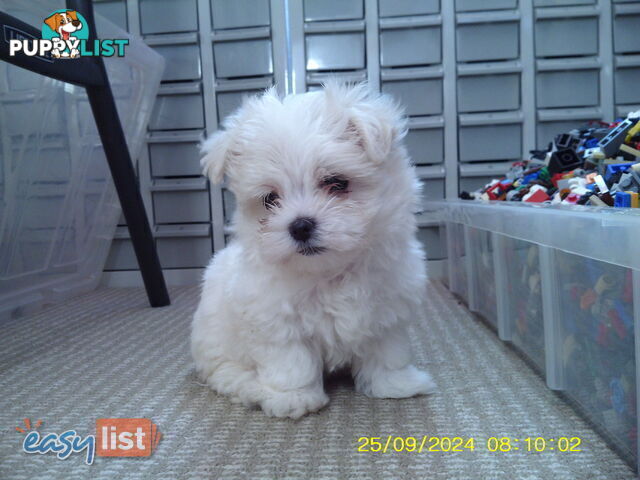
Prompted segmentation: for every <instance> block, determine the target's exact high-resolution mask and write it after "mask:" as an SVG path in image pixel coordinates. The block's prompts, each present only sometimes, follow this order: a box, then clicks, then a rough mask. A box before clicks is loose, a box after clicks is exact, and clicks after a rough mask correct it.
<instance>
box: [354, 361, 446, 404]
mask: <svg viewBox="0 0 640 480" xmlns="http://www.w3.org/2000/svg"><path fill="white" fill-rule="evenodd" d="M437 388H438V387H437V385H436V383H435V382H434V381H433V379H432V378H431V375H429V374H428V373H427V372H425V371H423V370H419V369H417V368H416V367H414V366H413V365H409V366H407V367H404V368H401V369H399V370H378V371H376V372H375V373H374V374H373V375H372V376H371V378H370V379H369V381H368V382H363V381H360V382H356V389H357V390H358V391H359V392H361V393H364V394H365V395H367V396H369V397H376V398H408V397H413V396H415V395H428V394H430V393H434V392H435V391H436V389H437Z"/></svg>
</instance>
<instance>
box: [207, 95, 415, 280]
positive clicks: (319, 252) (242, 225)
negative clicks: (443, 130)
mask: <svg viewBox="0 0 640 480" xmlns="http://www.w3.org/2000/svg"><path fill="white" fill-rule="evenodd" d="M224 127H225V128H224V130H220V131H218V132H216V133H215V134H214V135H212V136H211V137H210V138H209V139H207V140H206V141H205V142H204V143H203V144H202V151H203V153H205V156H204V158H203V159H202V161H201V164H202V166H203V168H204V171H205V174H207V175H208V176H209V177H210V178H211V180H212V181H213V182H214V183H218V182H221V181H222V179H223V176H224V175H226V176H227V179H228V186H229V188H230V190H231V191H232V192H233V193H234V194H235V196H236V199H237V211H236V214H235V218H234V225H235V230H236V234H237V237H238V239H239V241H241V242H244V243H245V245H246V246H247V250H248V251H249V252H250V253H251V254H258V255H260V256H261V257H262V258H263V259H264V260H265V261H267V262H270V263H277V264H281V265H283V266H288V267H291V268H294V269H295V270H297V271H307V272H309V271H322V272H325V271H327V270H332V269H333V270H335V269H339V268H344V267H345V266H346V265H347V263H348V262H350V261H353V260H354V259H355V258H357V256H358V255H359V254H360V253H361V252H363V251H365V250H366V249H367V248H368V246H369V240H370V233H371V232H372V231H373V229H374V226H375V223H376V218H377V217H378V216H379V212H380V211H381V210H383V209H385V208H387V209H388V208H389V204H390V202H391V203H393V199H392V198H389V197H390V191H392V190H393V189H394V188H401V189H403V188H406V190H407V192H406V193H407V195H409V196H411V195H412V192H411V189H412V185H411V184H410V182H411V181H410V177H407V175H404V173H406V171H407V170H408V168H409V165H408V161H407V159H406V155H405V154H404V150H403V148H402V147H401V146H400V139H401V138H402V137H403V135H404V133H405V124H404V121H403V119H402V116H401V114H400V112H399V110H398V109H397V108H396V106H395V105H394V104H393V102H391V101H390V100H389V99H388V98H386V97H384V96H380V95H377V94H372V93H370V92H369V91H368V90H367V87H366V86H365V85H359V86H355V87H346V86H340V85H338V84H329V85H327V86H325V88H324V89H323V90H322V91H318V92H311V93H306V94H302V95H293V96H288V97H285V98H284V99H280V98H279V97H278V96H277V94H276V92H275V90H274V89H271V90H269V91H267V92H265V93H264V94H263V95H262V96H260V97H254V98H249V99H247V100H245V102H244V103H243V105H242V106H241V107H240V109H239V110H238V111H237V112H236V113H235V114H233V115H231V116H230V117H228V119H227V120H226V121H225V123H224ZM403 172H404V173H403ZM407 178H409V184H407V182H406V181H405V180H406V179H407ZM398 179H401V181H399V182H396V180H398ZM396 183H397V184H398V185H395V184H396ZM402 208H405V206H403V207H402ZM407 208H409V207H407Z"/></svg>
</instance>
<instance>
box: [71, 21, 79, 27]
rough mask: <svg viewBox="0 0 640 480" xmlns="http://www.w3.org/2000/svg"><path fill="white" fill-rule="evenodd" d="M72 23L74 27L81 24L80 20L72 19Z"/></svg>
mask: <svg viewBox="0 0 640 480" xmlns="http://www.w3.org/2000/svg"><path fill="white" fill-rule="evenodd" d="M71 25H73V26H74V27H79V26H80V20H71Z"/></svg>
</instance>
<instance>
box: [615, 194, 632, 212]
mask: <svg viewBox="0 0 640 480" xmlns="http://www.w3.org/2000/svg"><path fill="white" fill-rule="evenodd" d="M613 206H614V207H620V208H631V195H630V194H628V193H626V192H618V193H616V196H615V198H614V199H613Z"/></svg>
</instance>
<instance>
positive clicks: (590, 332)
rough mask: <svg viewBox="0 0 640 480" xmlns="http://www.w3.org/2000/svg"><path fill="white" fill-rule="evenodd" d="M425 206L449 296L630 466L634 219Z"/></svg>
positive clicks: (634, 452) (638, 274)
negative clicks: (441, 238)
mask: <svg viewBox="0 0 640 480" xmlns="http://www.w3.org/2000/svg"><path fill="white" fill-rule="evenodd" d="M427 208H429V210H437V209H439V212H440V213H439V217H440V221H441V222H443V223H444V224H445V225H446V229H447V250H448V273H449V279H448V283H449V288H450V290H451V291H453V292H454V293H456V294H457V295H458V296H460V297H461V298H462V299H463V300H464V301H466V302H467V304H468V305H469V308H470V310H472V311H476V312H478V313H480V314H481V315H482V316H483V317H485V318H486V319H487V320H488V321H489V322H491V323H492V324H493V325H496V326H497V330H498V334H499V336H500V338H501V339H503V340H505V341H510V342H511V343H512V345H513V346H514V347H515V348H516V349H517V350H519V351H520V352H521V353H522V354H523V355H524V356H525V357H526V358H528V359H529V360H530V361H531V362H532V363H533V364H534V366H535V367H537V368H538V369H539V370H540V371H541V372H542V374H543V375H544V377H545V379H546V382H547V385H548V386H549V388H551V389H554V390H558V391H561V392H562V394H563V395H564V396H565V398H567V399H568V400H569V401H570V403H571V404H572V405H573V406H574V407H576V408H577V410H578V411H579V412H580V413H581V414H582V415H584V416H585V417H586V418H587V419H588V420H589V422H590V423H591V424H592V425H594V427H595V428H596V430H598V431H599V432H600V433H601V434H602V435H603V437H604V438H605V439H606V440H607V441H608V442H609V443H610V444H611V445H612V447H614V448H615V449H616V451H618V452H619V453H620V454H621V456H622V457H623V458H625V459H627V460H628V461H629V462H630V463H635V462H637V460H638V445H637V431H638V418H637V400H638V392H637V386H638V383H639V382H638V380H637V378H636V375H637V373H638V371H639V370H638V368H637V361H638V359H640V355H636V351H638V348H639V347H640V335H638V334H637V333H636V332H638V322H639V321H640V255H638V239H639V238H640V211H638V209H621V208H616V209H613V208H594V207H584V206H549V205H539V204H536V205H527V204H520V203H515V204H514V203H509V202H487V203H485V202H474V201H450V202H430V203H428V204H427ZM465 254H466V261H465ZM465 279H467V282H465ZM465 285H467V290H465Z"/></svg>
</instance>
